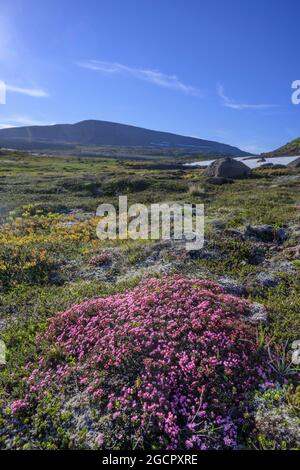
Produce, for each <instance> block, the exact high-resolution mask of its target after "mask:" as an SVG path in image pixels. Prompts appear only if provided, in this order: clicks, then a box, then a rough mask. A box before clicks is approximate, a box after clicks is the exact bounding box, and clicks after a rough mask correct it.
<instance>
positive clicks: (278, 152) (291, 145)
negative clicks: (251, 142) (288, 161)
mask: <svg viewBox="0 0 300 470" xmlns="http://www.w3.org/2000/svg"><path fill="white" fill-rule="evenodd" d="M262 155H263V156H273V157H287V156H290V157H293V156H297V155H300V137H298V138H297V139H294V140H291V141H290V142H288V143H287V144H285V145H282V146H281V147H278V148H277V149H275V150H272V151H271V152H266V153H263V154H262Z"/></svg>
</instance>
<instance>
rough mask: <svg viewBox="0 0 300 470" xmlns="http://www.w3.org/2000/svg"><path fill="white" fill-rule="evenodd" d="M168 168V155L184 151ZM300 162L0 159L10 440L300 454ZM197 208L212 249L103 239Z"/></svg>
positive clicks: (3, 413)
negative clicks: (119, 229) (219, 180)
mask: <svg viewBox="0 0 300 470" xmlns="http://www.w3.org/2000/svg"><path fill="white" fill-rule="evenodd" d="M173 162H174V160H173ZM299 190H300V170H299V168H294V167H288V168H279V169H272V168H264V169H257V170H254V171H253V172H252V174H251V176H249V177H248V178H245V179H241V180H235V181H234V182H233V183H232V184H222V185H216V184H211V183H210V182H209V179H208V178H207V176H206V175H205V171H204V170H203V169H197V168H192V169H191V168H190V167H182V168H180V167H178V165H172V162H171V161H170V160H167V159H164V160H162V161H161V162H160V163H159V164H158V162H157V160H156V161H151V160H147V161H139V162H137V161H134V160H126V159H122V160H118V159H111V158H110V159H105V158H93V157H89V158H87V157H86V158H78V157H71V156H51V157H47V156H32V155H29V154H22V153H21V152H20V153H12V152H9V153H7V154H6V153H5V152H2V153H1V156H0V193H1V203H0V216H1V225H0V292H1V300H0V340H2V341H4V343H5V345H6V348H7V351H6V365H2V366H0V447H1V448H5V449H31V448H33V449H65V448H90V449H101V448H105V449H130V448H131V449H132V448H134V449H135V448H136V449H138V448H147V449H159V448H168V449H173V448H181V449H207V448H208V449H209V448H212V449H223V448H248V449H295V448H298V449H299V448H300V438H299V435H300V433H299V429H300V386H299V367H298V366H297V365H295V364H291V347H292V343H293V341H296V340H299V339H300V282H299V281H300V260H299V253H300V191H299ZM123 194H127V195H128V203H129V204H132V203H136V202H138V203H143V204H146V205H148V204H149V205H150V204H152V203H159V202H186V203H195V204H197V203H198V204H199V203H203V204H204V205H205V212H206V226H205V229H206V233H205V239H206V241H205V246H204V248H203V249H202V250H197V251H192V252H187V251H186V250H185V245H184V244H183V243H180V242H172V241H157V240H156V241H149V240H147V241H143V240H135V241H134V240H122V241H118V240H115V241H114V240H112V241H109V240H108V241H100V240H99V239H98V238H97V236H96V225H97V217H96V215H95V214H96V208H97V206H98V205H99V204H101V203H105V202H109V203H112V204H115V205H116V206H117V204H118V196H119V195H123Z"/></svg>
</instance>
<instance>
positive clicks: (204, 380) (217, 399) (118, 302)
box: [14, 276, 265, 449]
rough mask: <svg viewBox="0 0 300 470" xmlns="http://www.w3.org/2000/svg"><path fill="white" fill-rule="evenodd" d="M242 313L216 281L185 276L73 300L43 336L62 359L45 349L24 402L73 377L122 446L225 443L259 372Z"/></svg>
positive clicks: (232, 439) (245, 309)
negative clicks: (54, 358)
mask: <svg viewBox="0 0 300 470" xmlns="http://www.w3.org/2000/svg"><path fill="white" fill-rule="evenodd" d="M248 313H249V304H248V303H247V302H246V301H244V300H241V299H239V298H237V297H234V296H231V295H228V294H225V293H224V292H223V291H222V288H220V287H219V286H217V285H216V284H214V283H212V282H209V281H203V280H198V279H189V278H186V277H182V276H172V277H167V276H166V277H163V278H161V279H147V280H145V281H143V282H142V283H141V284H140V285H139V286H138V287H136V288H134V289H133V290H131V291H128V292H126V293H124V294H117V295H112V296H110V297H106V298H96V299H93V300H89V301H87V302H85V303H83V304H80V305H75V306H73V307H72V308H70V309H69V310H67V311H65V312H63V313H60V314H58V315H57V316H56V317H54V318H53V319H52V321H51V323H50V325H49V327H48V329H47V331H46V333H45V334H44V335H43V338H42V340H43V343H45V342H46V344H48V347H49V348H50V347H51V345H52V346H53V345H55V347H58V348H60V350H61V351H62V352H63V357H62V354H60V355H59V357H58V358H57V360H53V357H52V360H51V362H49V359H48V357H47V353H46V351H47V347H46V348H45V349H43V351H44V352H43V351H42V358H41V359H40V362H39V366H38V368H36V369H34V370H33V371H32V373H31V376H30V379H29V391H28V394H27V397H26V400H28V401H31V403H32V404H34V402H35V400H36V399H38V398H39V397H40V396H42V395H44V394H45V393H46V392H47V391H48V390H51V391H53V390H54V389H56V390H58V391H59V390H66V389H67V390H69V391H70V390H71V389H72V384H73V385H74V387H75V385H76V390H78V387H79V388H80V391H81V392H82V394H83V395H86V397H87V398H88V399H89V400H90V402H92V403H93V406H96V407H97V409H98V412H99V418H100V417H101V416H104V415H105V416H110V422H111V423H112V424H111V426H116V429H118V431H117V433H118V434H117V435H118V438H119V440H120V442H119V444H118V445H119V446H120V447H121V448H129V447H132V446H137V447H146V448H149V447H151V446H152V445H156V446H160V447H161V448H165V449H175V448H186V449H207V448H232V447H234V446H235V445H236V439H237V431H238V428H239V426H241V425H242V424H243V412H244V411H245V400H246V398H247V395H248V394H249V392H251V391H252V390H253V389H254V387H256V386H257V385H258V383H259V382H261V381H263V380H264V379H265V377H264V375H265V374H264V370H263V368H262V367H261V364H260V361H259V358H258V356H257V346H256V335H255V328H254V327H253V326H252V325H250V324H249V323H247V322H245V319H244V317H245V316H247V315H248ZM70 358H72V364H70V360H69V359H70ZM66 385H67V387H66ZM14 406H16V405H14ZM99 422H100V421H99ZM99 426H100V428H99V433H100V434H99V435H100V436H101V439H100V441H101V443H102V441H103V447H105V444H106V442H107V441H106V439H107V436H106V434H105V429H101V424H99ZM120 429H121V430H122V429H123V432H122V431H120ZM134 436H135V437H134Z"/></svg>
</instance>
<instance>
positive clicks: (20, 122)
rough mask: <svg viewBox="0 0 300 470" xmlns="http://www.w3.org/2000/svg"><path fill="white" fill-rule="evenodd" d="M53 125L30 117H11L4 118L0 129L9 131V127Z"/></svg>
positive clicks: (0, 123)
mask: <svg viewBox="0 0 300 470" xmlns="http://www.w3.org/2000/svg"><path fill="white" fill-rule="evenodd" d="M52 124H55V123H54V122H45V121H39V120H37V119H33V118H31V117H30V116H23V115H21V116H11V117H10V118H6V119H5V122H0V129H9V128H10V127H22V126H49V125H52Z"/></svg>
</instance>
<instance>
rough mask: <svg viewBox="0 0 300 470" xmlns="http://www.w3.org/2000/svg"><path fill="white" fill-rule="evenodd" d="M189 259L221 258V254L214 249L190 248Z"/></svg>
mask: <svg viewBox="0 0 300 470" xmlns="http://www.w3.org/2000/svg"><path fill="white" fill-rule="evenodd" d="M189 255H190V257H191V259H207V260H216V259H221V257H222V255H221V254H220V253H219V252H218V251H216V250H207V249H203V248H202V249H201V250H191V251H189Z"/></svg>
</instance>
